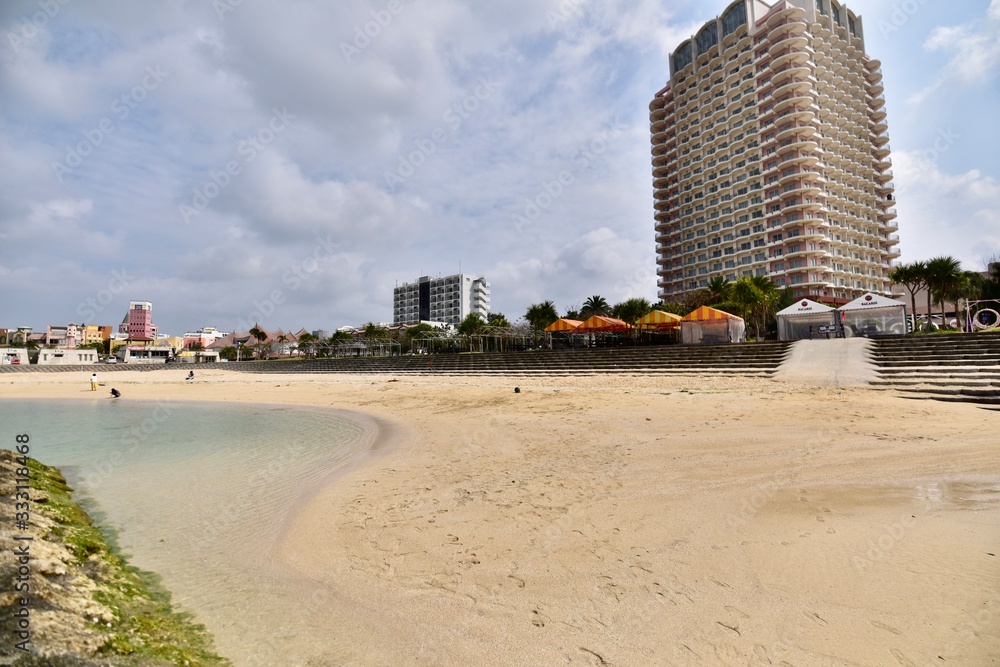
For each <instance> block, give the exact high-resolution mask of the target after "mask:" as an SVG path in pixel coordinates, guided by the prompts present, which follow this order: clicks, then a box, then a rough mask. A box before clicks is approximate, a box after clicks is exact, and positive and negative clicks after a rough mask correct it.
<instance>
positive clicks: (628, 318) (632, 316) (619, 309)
mask: <svg viewBox="0 0 1000 667" xmlns="http://www.w3.org/2000/svg"><path fill="white" fill-rule="evenodd" d="M652 309H653V306H652V305H650V303H649V301H646V300H645V299H642V298H633V299H626V300H625V301H622V302H621V303H619V304H616V305H615V307H614V308H613V309H612V313H613V314H614V316H615V317H617V318H618V319H620V320H621V321H623V322H625V323H626V324H631V325H632V326H633V327H634V326H635V323H636V322H638V321H639V320H640V319H641V318H642V317H643V316H645V315H648V314H649V311H651V310H652Z"/></svg>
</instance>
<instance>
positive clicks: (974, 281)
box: [942, 271, 989, 321]
mask: <svg viewBox="0 0 1000 667" xmlns="http://www.w3.org/2000/svg"><path fill="white" fill-rule="evenodd" d="M988 282H989V281H988V280H987V279H986V278H984V277H983V275H982V274H980V273H976V272H975V271H962V272H961V273H960V274H959V275H958V279H957V280H956V281H955V283H954V284H953V285H952V286H951V288H950V289H948V290H947V291H945V292H944V294H943V295H942V296H943V297H944V299H945V300H946V301H948V302H949V303H953V304H955V319H957V320H959V321H961V318H960V317H959V311H960V310H965V309H964V308H962V302H963V301H964V302H965V304H966V308H967V307H968V302H969V301H975V300H977V299H981V298H982V297H983V294H984V293H985V291H986V288H987V284H988Z"/></svg>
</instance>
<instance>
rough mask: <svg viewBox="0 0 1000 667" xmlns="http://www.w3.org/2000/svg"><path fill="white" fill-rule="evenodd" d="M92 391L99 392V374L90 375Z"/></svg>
mask: <svg viewBox="0 0 1000 667" xmlns="http://www.w3.org/2000/svg"><path fill="white" fill-rule="evenodd" d="M90 391H97V373H91V375H90Z"/></svg>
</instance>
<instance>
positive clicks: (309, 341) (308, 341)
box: [279, 332, 319, 357]
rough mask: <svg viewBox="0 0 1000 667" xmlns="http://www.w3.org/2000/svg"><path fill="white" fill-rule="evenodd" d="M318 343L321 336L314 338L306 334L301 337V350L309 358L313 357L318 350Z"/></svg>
mask: <svg viewBox="0 0 1000 667" xmlns="http://www.w3.org/2000/svg"><path fill="white" fill-rule="evenodd" d="M279 340H280V336H279ZM318 342H319V336H314V335H312V334H311V333H308V332H306V333H304V334H302V335H301V336H299V350H300V351H304V352H305V353H306V356H307V357H311V356H312V355H313V352H314V351H315V349H316V343H318Z"/></svg>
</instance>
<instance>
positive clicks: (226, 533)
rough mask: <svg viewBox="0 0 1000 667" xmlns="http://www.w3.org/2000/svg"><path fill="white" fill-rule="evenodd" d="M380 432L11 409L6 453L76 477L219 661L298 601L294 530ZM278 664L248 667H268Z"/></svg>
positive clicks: (77, 404) (226, 418)
mask: <svg viewBox="0 0 1000 667" xmlns="http://www.w3.org/2000/svg"><path fill="white" fill-rule="evenodd" d="M377 432H378V431H377V428H376V426H375V424H374V423H372V422H369V421H367V420H365V419H363V418H362V417H360V416H358V415H351V414H347V413H341V412H337V411H334V410H324V409H310V408H301V407H293V406H281V405H263V404H261V405H254V404H240V405H233V404H223V403H211V404H205V403H186V402H167V401H160V402H156V401H148V402H146V401H129V400H127V399H121V400H111V399H107V398H104V397H103V395H102V397H101V398H100V399H97V398H95V399H93V400H82V401H80V400H78V401H62V400H51V401H50V400H0V446H3V447H5V448H10V449H12V448H13V447H14V444H15V441H14V436H15V435H16V434H22V433H26V434H28V435H29V437H30V442H29V445H30V447H31V451H30V454H31V456H33V457H34V458H36V459H38V460H40V461H42V462H43V463H46V464H49V465H54V466H58V467H59V468H60V469H61V470H62V471H63V474H64V475H65V476H66V478H67V480H68V481H69V483H70V485H71V486H72V487H73V488H74V489H75V490H76V496H77V498H78V499H79V500H80V501H81V503H82V504H83V505H84V507H85V508H86V509H87V510H88V511H89V512H91V514H92V515H93V516H94V517H95V519H96V520H97V521H98V522H99V523H100V525H101V526H102V527H103V528H106V529H110V530H111V531H113V532H114V533H116V537H115V539H116V541H117V543H118V544H119V546H120V548H121V549H122V551H123V552H125V553H126V555H128V556H129V558H130V561H131V563H132V564H133V565H135V566H137V567H140V568H142V569H145V570H149V571H152V572H155V573H157V574H158V575H160V576H161V577H162V579H163V583H164V585H165V586H166V587H167V588H168V589H169V590H170V591H171V592H172V593H173V595H174V601H175V602H176V603H179V604H180V605H181V606H182V607H183V608H185V609H187V610H189V611H192V612H194V613H195V615H196V617H197V618H198V620H199V621H200V622H202V623H205V625H206V626H207V627H208V628H209V630H211V631H212V632H213V633H215V634H216V638H217V640H221V641H218V644H219V645H220V648H224V647H225V646H226V645H227V644H232V643H235V642H237V641H239V640H240V639H241V638H242V640H243V641H246V637H247V635H251V634H252V633H251V628H250V626H249V625H247V626H245V627H244V626H241V625H236V626H234V625H233V620H232V619H233V611H234V610H237V609H238V610H241V612H242V613H244V614H249V615H254V614H256V613H258V612H259V613H262V614H263V613H264V611H265V610H266V609H269V608H271V607H274V605H275V603H276V602H277V598H278V597H281V596H282V595H284V594H285V593H284V591H285V589H286V588H287V586H285V585H284V583H283V580H284V578H285V576H286V574H287V573H284V572H282V571H281V568H280V567H277V566H276V565H275V563H274V562H273V560H272V557H271V555H272V552H273V549H274V547H275V545H276V544H277V543H278V542H279V541H280V539H281V537H282V534H283V531H284V529H285V527H286V526H287V525H288V522H289V521H290V520H291V517H292V516H293V515H294V513H295V511H296V509H297V508H298V507H300V506H301V504H302V503H303V502H305V501H306V500H308V498H310V497H311V496H312V495H313V494H314V493H315V491H316V490H317V489H318V488H319V487H320V486H321V485H323V484H324V483H329V482H330V481H332V479H333V477H334V476H335V475H336V473H337V472H338V470H340V469H342V468H343V466H344V465H345V464H346V463H347V462H348V461H349V460H350V459H351V458H352V457H354V456H355V455H356V454H357V453H359V452H360V451H362V450H364V449H366V448H367V447H369V446H370V445H371V444H372V442H373V440H374V438H375V437H376V435H377ZM289 602H290V603H291V602H294V601H289ZM258 641H261V642H263V644H264V645H266V646H268V647H270V646H273V645H274V644H273V642H271V641H265V638H264V637H258ZM266 654H267V651H264V652H263V653H262V654H261V658H260V661H259V662H257V661H246V660H241V661H239V663H238V664H269V663H268V661H269V660H271V659H273V657H274V656H273V655H271V657H267V656H266Z"/></svg>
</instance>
